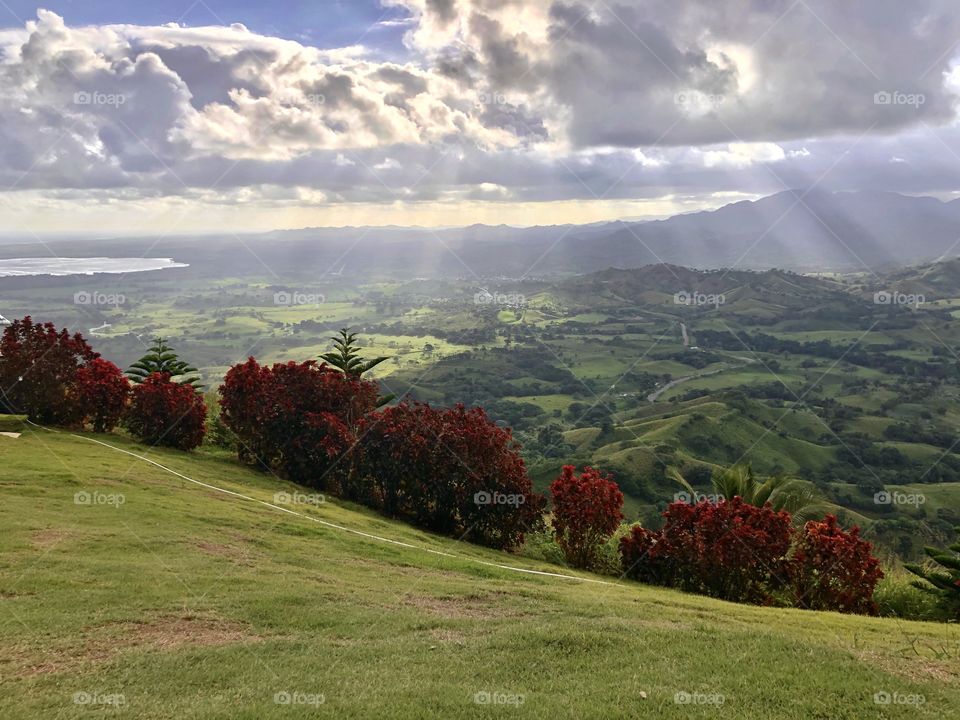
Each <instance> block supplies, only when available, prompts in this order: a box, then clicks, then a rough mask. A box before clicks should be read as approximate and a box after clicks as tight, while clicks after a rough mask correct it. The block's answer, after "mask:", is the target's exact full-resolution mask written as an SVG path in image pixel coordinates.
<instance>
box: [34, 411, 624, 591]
mask: <svg viewBox="0 0 960 720" xmlns="http://www.w3.org/2000/svg"><path fill="white" fill-rule="evenodd" d="M38 427H39V426H38ZM44 429H47V428H44ZM70 437H75V438H79V439H80V440H87V441H89V442H92V443H96V444H97V445H102V446H103V447H107V448H110V449H111V450H115V451H116V452H119V453H123V454H124V455H130V456H131V457H135V458H137V459H138V460H142V461H143V462H147V463H150V464H151V465H154V466H156V467H158V468H160V469H161V470H165V471H166V472H168V473H170V474H171V475H176V476H177V477H178V478H180V479H182V480H186V481H187V482H191V483H193V484H194V485H199V486H200V487H204V488H207V489H209V490H214V491H216V492H221V493H224V494H225V495H232V496H233V497H237V498H240V499H242V500H249V501H251V502H255V503H258V504H260V505H265V506H266V507H268V508H271V509H272V510H279V511H280V512H284V513H287V514H288V515H294V516H296V517H300V518H304V519H306V520H310V521H312V522H315V523H318V524H320V525H323V526H325V527H328V528H333V529H334V530H340V531H342V532H347V533H353V534H354V535H359V536H361V537H365V538H367V539H369V540H377V541H379V542H385V543H390V544H391V545H399V546H400V547H406V548H410V549H412V550H420V551H422V552H427V553H430V554H432V555H441V556H443V557H448V558H453V559H456V560H466V561H467V562H473V563H477V564H479V565H485V566H487V567H495V568H500V569H501V570H510V571H511V572H518V573H526V574H529V575H541V576H544V577H555V578H561V579H563V580H578V581H580V582H586V583H595V584H597V585H618V586H619V585H621V583H615V582H609V581H607V580H597V579H595V578H586V577H577V576H576V575H564V574H563V573H554V572H546V571H544V570H531V569H529V568H521V567H515V566H513V565H502V564H500V563H495V562H489V561H487V560H478V559H477V558H471V557H466V556H463V555H455V554H453V553H448V552H443V551H442V550H434V549H432V548H428V547H423V546H421V545H414V544H412V543H408V542H403V541H402V540H393V539H391V538H386V537H382V536H380V535H373V534H371V533H367V532H363V531H362V530H356V529H354V528H349V527H344V526H343V525H337V524H336V523H332V522H328V521H326V520H321V519H320V518H315V517H313V516H311V515H305V514H304V513H299V512H297V511H296V510H290V509H289V508H285V507H281V506H280V505H275V504H273V503H270V502H267V501H266V500H259V499H257V498H255V497H250V496H249V495H244V494H243V493H238V492H234V491H233V490H227V489H226V488H221V487H217V486H216V485H211V484H210V483H205V482H201V481H200V480H194V479H193V478H191V477H188V476H186V475H184V474H183V473H179V472H177V471H176V470H173V469H171V468H168V467H167V466H165V465H161V464H160V463H158V462H157V461H155V460H151V459H150V458H148V457H144V456H143V455H138V454H137V453H134V452H130V451H129V450H124V449H123V448H118V447H115V446H114V445H110V444H109V443H105V442H103V441H101V440H96V439H94V438H91V437H87V436H85V435H75V434H73V433H70Z"/></svg>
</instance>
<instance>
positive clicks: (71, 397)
mask: <svg viewBox="0 0 960 720" xmlns="http://www.w3.org/2000/svg"><path fill="white" fill-rule="evenodd" d="M98 357H99V354H98V353H95V352H94V351H93V350H92V349H91V348H90V346H89V345H88V344H87V342H86V340H84V339H83V336H82V335H80V333H76V334H74V335H70V333H68V332H67V331H66V330H59V331H58V330H57V329H56V327H54V326H53V324H52V323H42V324H41V323H34V322H33V320H32V319H31V318H30V316H29V315H28V316H27V317H25V318H23V320H14V321H13V323H12V324H10V325H8V326H7V327H6V328H5V329H4V331H3V336H2V338H0V409H4V410H5V411H6V412H11V413H22V414H25V415H26V416H27V417H28V418H30V420H32V421H33V422H38V423H46V424H52V425H75V424H78V423H80V422H82V421H83V415H84V408H83V405H82V402H81V399H80V396H79V394H78V393H77V389H76V374H77V370H78V369H79V368H80V367H82V366H83V365H84V364H86V363H89V362H91V361H93V360H94V359H96V358H98Z"/></svg>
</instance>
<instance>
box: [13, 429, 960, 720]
mask: <svg viewBox="0 0 960 720" xmlns="http://www.w3.org/2000/svg"><path fill="white" fill-rule="evenodd" d="M2 429H3V430H13V429H15V428H13V427H12V426H11V425H10V423H9V422H7V423H6V424H5V426H4V427H3V428H2ZM18 431H21V432H23V435H22V436H21V437H19V438H17V439H14V438H11V437H7V436H0V517H2V523H3V533H2V535H0V544H2V555H0V558H2V560H0V565H2V572H0V608H2V610H3V612H2V617H3V623H2V625H0V643H2V647H3V652H2V653H0V691H2V695H3V698H4V700H3V703H4V711H3V713H4V716H6V717H11V718H18V719H20V718H22V719H30V718H52V717H57V718H79V717H88V716H100V717H103V716H111V715H112V714H114V713H115V714H117V715H118V716H120V715H121V714H125V715H127V716H129V717H136V718H145V719H150V718H231V719H238V718H239V719H243V718H250V719H253V718H257V719H261V718H290V717H331V718H334V717H336V718H372V717H377V718H422V717H445V718H473V717H502V716H505V715H509V716H510V717H518V718H525V717H531V718H541V717H542V718H554V717H604V716H606V717H651V718H652V717H657V718H689V717H691V716H692V717H707V716H711V717H712V716H721V717H727V718H758V717H763V718H797V719H800V718H803V719H804V720H806V718H812V717H820V718H861V717H887V718H898V717H903V718H916V717H936V718H943V717H948V716H951V714H952V713H954V712H955V708H956V707H957V706H958V702H960V683H958V682H957V680H958V677H960V629H958V628H957V627H956V626H949V625H936V624H926V623H916V622H895V621H892V620H886V619H877V618H864V617H852V616H841V615H836V614H830V613H815V612H804V611H799V610H784V609H773V608H759V607H748V606H739V605H733V604H729V603H724V602H720V601H715V600H710V599H706V598H701V597H697V596H691V595H684V594H681V593H678V592H673V591H667V590H663V589H655V588H650V587H645V586H642V585H639V584H634V583H630V582H620V581H616V580H611V579H608V578H601V577H596V576H590V575H587V574H583V573H577V572H571V571H568V570H566V569H565V568H560V567H556V566H552V565H548V564H546V563H543V562H538V561H535V560H532V559H529V558H527V557H522V556H516V555H513V556H511V555H506V554H502V553H497V552H494V551H490V550H486V549H482V548H478V547H474V546H470V545H466V544H463V543H458V542H455V541H452V540H448V539H443V538H439V537H435V536H432V535H429V534H427V533H424V532H421V531H418V530H415V529H412V528H409V527H407V526H403V525H399V524H396V523H393V522H390V521H388V520H386V519H384V518H381V517H379V516H376V515H374V514H372V513H370V512H368V511H366V510H363V509H360V508H357V507H354V506H351V505H348V504H344V503H341V502H339V501H337V500H336V499H333V498H326V499H325V500H326V501H325V502H319V500H320V498H310V497H301V496H298V495H296V494H295V493H301V494H303V493H306V492H308V491H305V490H303V489H302V488H295V487H294V486H292V485H289V484H288V483H284V482H281V481H279V480H276V479H274V478H272V477H270V476H268V475H263V474H259V473H256V472H253V471H251V470H248V469H246V468H243V467H241V466H239V465H237V464H236V463H235V462H234V461H233V460H232V459H230V458H227V457H225V456H222V455H218V454H216V453H214V452H213V451H204V452H202V453H197V454H183V453H178V452H174V451H162V450H150V449H146V448H144V447H142V446H138V445H136V444H134V443H132V442H130V441H128V440H126V439H123V438H121V437H117V436H106V437H102V436H75V435H71V434H68V433H52V432H42V431H37V430H34V429H31V428H26V427H24V428H19V429H18ZM95 440H101V441H103V440H105V441H106V442H107V443H109V445H110V446H112V447H108V446H107V445H103V444H98V443H97V442H94V441H95ZM144 458H146V459H144ZM278 492H279V493H286V495H279V496H277V495H276V493H278ZM291 500H301V501H303V500H314V501H316V502H313V503H311V502H300V503H297V504H288V503H289V501H291ZM291 511H292V512H291ZM536 573H542V574H536ZM550 573H553V574H550ZM878 693H879V694H883V693H889V694H891V695H893V697H894V698H908V697H913V696H922V698H923V702H922V704H912V705H905V704H895V703H894V704H889V705H882V706H878V705H876V704H875V700H874V698H875V695H877V694H878ZM880 697H881V699H882V698H883V697H886V696H884V695H880ZM721 699H722V701H723V705H722V707H717V704H718V703H719V701H720V700H721ZM121 700H122V702H123V704H122V706H120V707H116V706H115V704H117V703H119V702H120V701H121ZM287 700H289V701H290V703H291V704H285V701H287ZM321 700H322V701H323V702H322V703H321ZM685 700H690V701H691V702H690V703H687V702H685ZM278 701H279V702H278ZM498 702H499V703H505V704H506V705H504V704H496V703H498ZM697 702H704V703H707V704H699V705H698V704H693V703H697ZM110 703H114V704H110Z"/></svg>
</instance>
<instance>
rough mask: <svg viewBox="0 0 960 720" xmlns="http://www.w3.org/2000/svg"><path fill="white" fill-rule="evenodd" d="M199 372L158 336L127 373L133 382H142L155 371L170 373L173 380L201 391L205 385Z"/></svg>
mask: <svg viewBox="0 0 960 720" xmlns="http://www.w3.org/2000/svg"><path fill="white" fill-rule="evenodd" d="M198 372H199V371H198V370H197V369H196V368H195V367H192V366H190V365H187V363H185V362H184V361H183V360H181V359H180V358H179V357H177V353H176V352H175V351H174V349H173V348H172V347H170V346H169V345H167V342H166V340H164V339H163V338H161V337H157V338H154V339H153V345H151V346H150V348H149V349H148V350H147V354H146V355H144V356H143V357H142V358H140V359H139V360H137V361H136V362H135V363H134V364H133V365H131V366H130V367H129V368H127V371H126V373H125V374H126V376H127V377H128V378H129V379H130V381H131V382H132V383H135V384H140V383H142V382H143V381H144V380H146V379H147V378H148V377H150V375H152V374H153V373H169V374H170V380H171V381H172V382H175V383H178V384H180V385H190V386H191V387H193V388H194V389H195V390H197V391H200V390H203V386H202V385H200V378H199V377H198V376H197V375H196V373H198Z"/></svg>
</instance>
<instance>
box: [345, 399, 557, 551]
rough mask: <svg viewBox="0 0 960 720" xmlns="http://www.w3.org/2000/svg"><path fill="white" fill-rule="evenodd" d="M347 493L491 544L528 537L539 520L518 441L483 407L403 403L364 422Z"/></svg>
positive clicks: (419, 521)
mask: <svg viewBox="0 0 960 720" xmlns="http://www.w3.org/2000/svg"><path fill="white" fill-rule="evenodd" d="M360 434H361V437H362V442H361V446H360V448H359V452H358V458H359V461H358V464H357V472H356V475H355V476H354V478H353V479H352V480H351V482H350V484H349V486H348V488H347V494H348V495H349V496H351V497H353V498H354V499H357V500H360V501H361V502H366V503H368V504H371V505H373V506H374V507H376V508H378V509H380V510H382V511H383V512H385V513H387V514H389V515H392V516H394V517H400V518H403V519H405V520H408V521H410V522H413V523H415V524H417V525H420V526H422V527H425V528H428V529H430V530H434V531H436V532H441V533H445V534H448V535H453V536H455V537H462V538H465V539H468V540H472V541H474V542H479V543H482V544H485V545H490V546H492V547H500V548H507V547H513V546H515V545H517V544H519V543H521V542H523V536H524V533H525V532H526V531H528V530H530V529H532V528H534V527H537V524H538V523H539V522H540V521H541V514H542V510H543V505H544V499H543V497H542V496H540V495H538V494H536V493H535V492H533V487H532V485H531V483H530V479H529V477H528V476H527V472H526V467H525V465H524V462H523V459H522V458H521V457H520V455H519V447H518V445H517V443H516V442H515V441H514V440H513V437H512V435H511V433H510V431H509V430H504V429H502V428H498V427H497V426H496V425H494V424H493V423H492V422H490V420H489V419H488V418H487V416H486V414H485V413H484V411H483V410H482V409H480V408H472V409H470V410H467V409H465V408H464V407H463V406H462V405H458V406H457V407H454V408H450V409H446V410H437V409H434V408H431V407H430V406H429V405H425V404H419V403H418V404H413V405H409V404H406V403H403V404H400V405H398V406H396V407H389V408H385V409H384V410H381V411H378V412H375V413H372V414H371V415H369V416H368V417H367V418H365V419H364V420H363V421H362V422H361V428H360Z"/></svg>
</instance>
